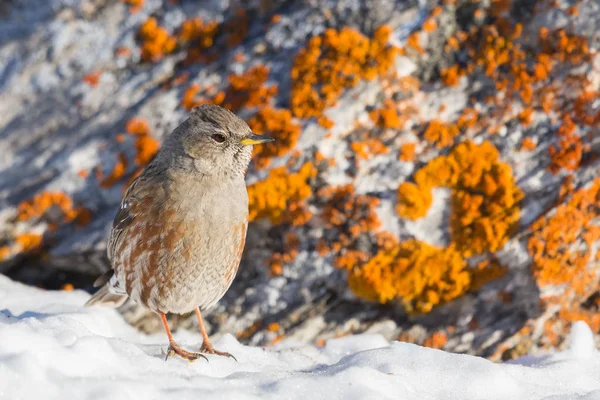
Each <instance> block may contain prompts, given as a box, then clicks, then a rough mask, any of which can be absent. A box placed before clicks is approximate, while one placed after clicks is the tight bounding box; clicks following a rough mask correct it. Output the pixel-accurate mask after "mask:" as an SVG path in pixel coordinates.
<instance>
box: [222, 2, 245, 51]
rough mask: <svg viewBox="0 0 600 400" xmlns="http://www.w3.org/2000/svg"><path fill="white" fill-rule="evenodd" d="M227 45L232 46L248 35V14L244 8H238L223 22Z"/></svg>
mask: <svg viewBox="0 0 600 400" xmlns="http://www.w3.org/2000/svg"><path fill="white" fill-rule="evenodd" d="M225 32H226V33H227V47H229V48H232V47H235V46H237V45H238V44H240V43H242V42H243V41H244V39H245V38H246V36H247V35H248V15H247V14H246V10H244V9H243V8H239V9H237V10H236V11H235V15H234V16H233V18H231V19H230V20H229V21H228V22H227V23H226V24H225Z"/></svg>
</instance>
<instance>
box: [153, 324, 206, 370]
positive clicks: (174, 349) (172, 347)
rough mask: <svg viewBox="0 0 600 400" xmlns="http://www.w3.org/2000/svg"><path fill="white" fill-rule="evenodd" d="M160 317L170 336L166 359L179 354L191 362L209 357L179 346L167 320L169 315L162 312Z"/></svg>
mask: <svg viewBox="0 0 600 400" xmlns="http://www.w3.org/2000/svg"><path fill="white" fill-rule="evenodd" d="M160 319H161V321H162V323H163V326H164V327H165V330H166V331H167V336H168V337H169V349H168V350H167V356H166V357H165V361H167V360H168V359H169V357H170V356H172V355H174V354H177V355H178V356H179V357H181V358H184V359H186V360H188V361H190V362H192V361H194V360H196V359H198V358H200V357H202V358H204V359H205V360H206V361H208V358H206V356H204V355H203V354H200V353H192V352H191V351H187V350H184V349H182V348H181V347H179V345H178V344H177V343H175V339H173V335H172V334H171V330H170V329H169V323H168V322H167V317H166V315H165V314H160Z"/></svg>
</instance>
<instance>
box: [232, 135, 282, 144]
mask: <svg viewBox="0 0 600 400" xmlns="http://www.w3.org/2000/svg"><path fill="white" fill-rule="evenodd" d="M273 141H275V139H273V138H272V137H269V136H265V135H255V134H254V133H251V134H249V135H248V136H246V137H245V138H243V139H242V140H240V143H241V144H243V145H244V146H249V145H251V144H261V143H267V142H273Z"/></svg>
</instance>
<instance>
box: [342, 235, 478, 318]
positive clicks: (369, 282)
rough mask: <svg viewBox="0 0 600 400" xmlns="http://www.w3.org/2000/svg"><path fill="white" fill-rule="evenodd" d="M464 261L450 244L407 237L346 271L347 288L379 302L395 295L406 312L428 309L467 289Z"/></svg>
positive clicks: (385, 301)
mask: <svg viewBox="0 0 600 400" xmlns="http://www.w3.org/2000/svg"><path fill="white" fill-rule="evenodd" d="M466 267H467V265H466V263H465V261H464V259H463V258H462V256H461V255H460V253H459V252H458V251H456V250H455V249H454V248H453V247H448V248H438V247H435V246H431V245H429V244H426V243H424V242H420V241H418V240H414V239H410V240H408V241H406V242H402V243H398V244H397V245H396V246H394V247H392V248H391V249H383V250H380V251H379V252H378V253H377V254H375V256H374V257H372V258H371V259H370V260H369V261H368V262H367V263H366V264H364V265H363V266H362V267H360V268H354V269H353V270H352V271H351V274H350V275H349V284H350V287H351V289H353V290H354V291H355V293H356V294H357V295H359V296H361V297H366V298H368V299H372V298H373V297H375V298H376V299H377V300H378V301H379V302H381V303H387V302H389V301H391V300H395V299H398V300H400V301H402V303H403V304H404V305H405V307H406V309H407V310H408V311H409V312H429V311H431V309H432V308H433V307H434V306H436V305H439V304H443V303H446V302H448V301H451V300H453V299H455V298H457V297H459V296H461V295H463V294H465V293H466V292H467V290H468V289H469V285H470V275H469V272H468V271H467V269H466Z"/></svg>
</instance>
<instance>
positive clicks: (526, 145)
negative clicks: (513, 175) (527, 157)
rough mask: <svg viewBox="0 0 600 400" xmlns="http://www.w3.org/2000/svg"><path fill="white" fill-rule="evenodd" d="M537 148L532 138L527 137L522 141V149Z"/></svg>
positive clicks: (530, 149) (531, 149)
mask: <svg viewBox="0 0 600 400" xmlns="http://www.w3.org/2000/svg"><path fill="white" fill-rule="evenodd" d="M535 148H536V144H535V142H534V141H533V139H532V138H530V137H526V138H525V139H523V140H522V141H521V151H533V150H535Z"/></svg>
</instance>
